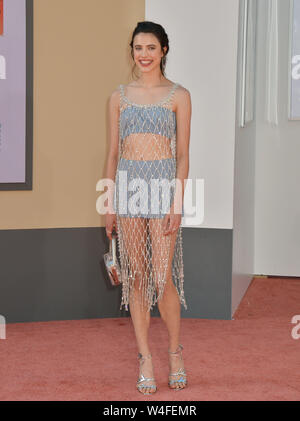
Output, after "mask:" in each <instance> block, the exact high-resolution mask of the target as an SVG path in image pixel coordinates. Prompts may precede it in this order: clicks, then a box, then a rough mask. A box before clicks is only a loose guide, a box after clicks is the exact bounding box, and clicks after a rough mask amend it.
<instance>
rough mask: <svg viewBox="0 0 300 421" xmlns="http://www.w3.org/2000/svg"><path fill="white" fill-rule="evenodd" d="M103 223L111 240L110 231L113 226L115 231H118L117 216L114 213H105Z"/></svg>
mask: <svg viewBox="0 0 300 421" xmlns="http://www.w3.org/2000/svg"><path fill="white" fill-rule="evenodd" d="M105 225H106V235H107V237H108V238H109V239H110V240H111V239H112V236H111V233H112V231H113V228H115V231H116V232H118V227H117V216H116V214H115V213H107V214H106V215H105Z"/></svg>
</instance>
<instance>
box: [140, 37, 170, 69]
mask: <svg viewBox="0 0 300 421" xmlns="http://www.w3.org/2000/svg"><path fill="white" fill-rule="evenodd" d="M165 49H166V47H165ZM163 55H164V54H163V51H162V49H161V46H160V42H159V41H158V39H157V38H156V36H155V35H153V34H149V33H144V32H140V33H139V34H137V35H136V36H135V37H134V40H133V56H134V61H135V63H136V65H137V66H138V67H139V69H140V70H141V72H150V71H151V70H153V69H154V68H156V67H157V66H158V67H159V66H160V61H161V58H162V57H163Z"/></svg>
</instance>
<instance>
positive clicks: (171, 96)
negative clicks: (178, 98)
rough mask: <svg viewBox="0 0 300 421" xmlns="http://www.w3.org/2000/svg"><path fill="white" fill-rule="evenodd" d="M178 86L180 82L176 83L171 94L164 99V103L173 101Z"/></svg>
mask: <svg viewBox="0 0 300 421" xmlns="http://www.w3.org/2000/svg"><path fill="white" fill-rule="evenodd" d="M178 86H180V84H179V83H178V82H176V83H174V85H173V87H172V89H171V91H170V92H169V95H168V96H167V98H166V99H165V100H164V103H171V100H172V99H173V96H174V93H175V91H176V89H177V87H178Z"/></svg>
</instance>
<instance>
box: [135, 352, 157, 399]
mask: <svg viewBox="0 0 300 421" xmlns="http://www.w3.org/2000/svg"><path fill="white" fill-rule="evenodd" d="M146 358H152V355H151V354H149V355H146V356H145V357H143V355H142V354H141V353H140V352H139V353H138V359H139V361H140V366H141V365H142V364H143V363H144V362H145V359H146ZM150 380H154V381H155V379H154V377H145V376H144V375H143V374H141V375H140V377H139V379H138V381H137V383H136V387H137V389H138V391H139V392H141V393H143V395H153V393H155V392H156V390H157V387H156V385H154V384H152V385H147V384H145V383H142V382H147V381H150ZM146 387H149V388H151V389H154V392H146V393H145V392H143V391H142V389H143V388H146Z"/></svg>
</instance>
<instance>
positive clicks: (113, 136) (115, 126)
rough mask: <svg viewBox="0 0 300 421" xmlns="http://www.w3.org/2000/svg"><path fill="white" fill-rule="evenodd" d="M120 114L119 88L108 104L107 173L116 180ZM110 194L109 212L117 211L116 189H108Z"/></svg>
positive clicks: (107, 176) (107, 175) (109, 177)
mask: <svg viewBox="0 0 300 421" xmlns="http://www.w3.org/2000/svg"><path fill="white" fill-rule="evenodd" d="M119 114H120V94H119V90H118V89H117V90H115V91H114V92H113V93H112V94H111V96H110V98H109V104H108V116H109V125H108V130H109V151H108V157H107V167H106V175H105V177H106V178H107V179H110V180H112V181H113V182H114V181H115V176H116V169H117V165H118V153H119ZM108 196H109V202H108V206H109V212H110V213H115V211H114V209H113V207H111V206H113V197H114V189H108Z"/></svg>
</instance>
